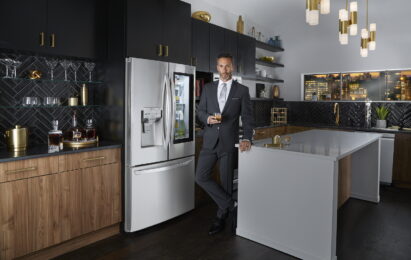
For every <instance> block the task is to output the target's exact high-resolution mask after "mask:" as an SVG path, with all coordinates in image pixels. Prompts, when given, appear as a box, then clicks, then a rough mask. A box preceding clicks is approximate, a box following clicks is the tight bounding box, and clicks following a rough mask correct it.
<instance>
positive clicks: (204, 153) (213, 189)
mask: <svg viewBox="0 0 411 260" xmlns="http://www.w3.org/2000/svg"><path fill="white" fill-rule="evenodd" d="M221 146H222V144H221V142H219V141H217V144H216V145H215V147H214V148H213V149H209V148H203V149H202V150H201V152H200V155H199V158H198V161H197V170H196V183H197V184H198V185H199V186H200V187H201V188H203V189H204V190H205V191H206V192H207V193H208V195H210V197H211V198H212V199H213V200H214V202H215V203H216V204H217V206H218V210H217V217H218V218H223V217H224V216H225V215H226V213H227V212H228V210H229V209H230V207H233V205H234V201H233V200H232V197H231V195H232V187H233V171H234V169H233V166H234V164H233V158H234V152H235V148H234V147H233V149H232V152H225V151H222V149H221ZM217 161H219V165H220V180H221V185H219V184H218V183H217V182H216V181H215V180H213V179H212V177H211V171H212V170H213V167H214V165H215V164H216V162H217Z"/></svg>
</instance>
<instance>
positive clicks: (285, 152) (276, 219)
mask: <svg viewBox="0 0 411 260" xmlns="http://www.w3.org/2000/svg"><path fill="white" fill-rule="evenodd" d="M290 136H291V143H290V145H287V146H284V147H282V148H266V147H264V144H267V143H271V139H263V140H260V141H257V142H255V144H254V145H253V147H252V149H251V150H250V151H249V152H243V153H239V165H238V174H239V176H238V180H239V187H238V223H237V231H236V233H237V235H239V236H242V237H245V238H247V239H250V240H253V241H256V242H258V243H261V244H264V245H266V246H269V247H272V248H274V249H277V250H280V251H283V252H285V253H288V254H290V255H293V256H296V257H299V258H302V259H336V258H337V256H336V239H337V209H338V205H339V197H341V196H343V193H341V190H342V189H344V190H345V191H346V193H347V192H348V197H351V198H357V199H362V200H367V201H371V202H375V203H378V202H379V200H380V197H379V171H380V169H379V153H380V137H381V135H380V134H375V133H364V132H343V131H329V130H310V131H304V132H300V133H296V134H292V135H290ZM343 175H345V177H344V178H343ZM347 181H348V182H349V183H347ZM343 182H345V183H343ZM341 184H343V185H341ZM339 189H340V190H339ZM348 197H347V198H348Z"/></svg>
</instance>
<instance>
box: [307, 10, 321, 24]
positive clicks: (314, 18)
mask: <svg viewBox="0 0 411 260" xmlns="http://www.w3.org/2000/svg"><path fill="white" fill-rule="evenodd" d="M319 21H320V12H319V11H318V10H311V11H309V19H308V24H309V25H317V24H318V23H319Z"/></svg>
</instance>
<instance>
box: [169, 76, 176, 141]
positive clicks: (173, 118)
mask: <svg viewBox="0 0 411 260" xmlns="http://www.w3.org/2000/svg"><path fill="white" fill-rule="evenodd" d="M170 92H171V105H172V112H171V118H170V123H171V129H170V140H173V139H174V135H175V130H176V129H175V122H176V93H175V85H174V80H173V78H172V77H170Z"/></svg>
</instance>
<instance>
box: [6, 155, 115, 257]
mask: <svg viewBox="0 0 411 260" xmlns="http://www.w3.org/2000/svg"><path fill="white" fill-rule="evenodd" d="M95 153H98V154H97V155H100V156H101V153H104V154H105V155H106V156H107V155H108V154H113V155H112V156H109V157H110V158H111V159H107V160H106V161H103V160H99V162H100V163H99V164H98V165H96V163H95V161H85V162H84V161H82V159H87V158H89V156H95V155H96V154H95ZM119 153H120V150H119V149H108V150H99V151H94V152H83V153H77V154H69V155H65V156H64V157H66V158H64V159H65V161H66V162H67V161H70V162H78V161H80V163H79V164H78V165H79V167H71V168H77V169H75V170H66V169H69V167H67V166H65V167H64V168H62V171H59V172H55V173H54V172H52V171H51V172H49V174H47V175H43V176H37V177H36V176H33V175H25V176H23V177H24V178H21V179H19V180H15V181H7V182H3V183H0V208H1V211H0V212H1V213H0V238H1V239H0V259H2V260H3V259H13V258H16V257H20V256H25V255H27V254H30V253H33V252H37V251H39V250H42V251H40V252H42V253H44V250H47V248H49V247H52V246H55V245H57V244H61V243H63V242H68V243H69V242H70V241H71V243H72V244H74V243H73V242H72V241H73V239H76V238H78V237H80V236H81V238H82V239H83V240H87V239H84V236H85V235H87V234H92V232H96V231H98V230H101V229H103V228H106V227H110V226H112V225H115V224H118V223H119V222H121V216H122V213H121V212H122V209H121V166H120V160H119V159H120V158H119V157H118V156H119ZM59 157H60V159H62V158H63V156H59ZM70 157H72V158H70ZM46 158H47V157H45V158H40V159H46ZM52 158H53V160H52V161H54V160H56V162H57V165H59V164H58V157H57V156H53V157H52ZM40 159H37V160H40ZM34 160H35V159H34ZM27 161H29V160H27ZM20 162H24V161H20ZM87 162H90V163H91V162H93V163H92V164H90V165H86V164H85V163H87ZM3 164H10V163H3ZM3 164H0V167H1V166H2V165H3ZM60 165H64V164H60ZM66 165H71V164H68V163H67V164H66ZM53 167H56V163H54V164H53V166H52V167H50V169H55V168H53ZM77 244H79V242H77ZM80 244H81V243H80ZM83 246H84V245H83ZM55 252H58V254H62V253H64V250H63V251H61V250H60V251H59V250H55ZM55 254H56V253H55ZM48 256H50V254H49V255H48Z"/></svg>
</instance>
